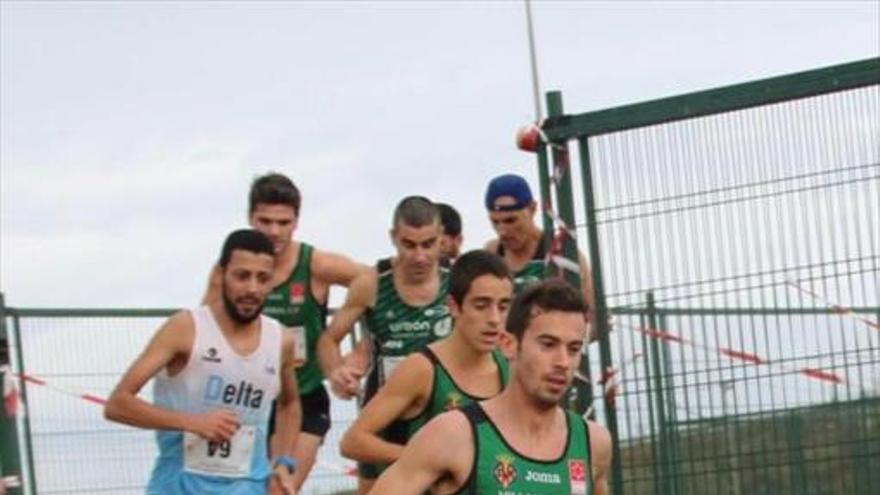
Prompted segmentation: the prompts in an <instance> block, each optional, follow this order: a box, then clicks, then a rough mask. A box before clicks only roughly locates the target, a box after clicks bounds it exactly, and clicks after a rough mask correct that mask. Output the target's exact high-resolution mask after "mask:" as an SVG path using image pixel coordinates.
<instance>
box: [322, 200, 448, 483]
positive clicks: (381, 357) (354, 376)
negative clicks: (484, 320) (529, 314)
mask: <svg viewBox="0 0 880 495" xmlns="http://www.w3.org/2000/svg"><path fill="white" fill-rule="evenodd" d="M391 240H392V242H393V243H394V246H395V248H396V251H397V254H396V257H395V259H394V262H393V263H392V264H391V265H392V266H391V268H389V269H388V270H387V271H384V272H382V273H379V272H378V270H377V269H375V268H374V269H373V270H370V271H367V272H364V273H362V274H361V275H359V276H358V278H357V279H356V280H355V281H354V282H353V283H352V284H351V286H350V287H349V291H348V294H347V299H346V301H345V303H344V304H343V306H342V307H341V308H340V309H339V311H338V312H337V313H336V314H335V315H334V316H333V319H332V321H331V322H330V325H329V326H328V327H327V330H326V331H325V332H324V333H323V334H322V335H321V338H320V340H319V341H318V355H319V358H320V362H321V367H322V368H323V370H324V373H325V375H326V376H327V378H328V379H329V380H330V386H331V389H332V390H333V392H334V393H335V394H337V395H338V396H339V397H342V398H351V397H353V396H354V395H355V394H356V393H357V391H358V388H359V385H360V378H361V376H363V372H362V370H360V369H358V368H356V367H355V366H352V365H351V364H350V363H345V362H344V361H343V359H342V356H341V354H340V352H339V342H340V341H341V340H342V339H343V338H345V336H346V334H347V333H348V331H349V329H350V328H351V327H352V325H354V323H355V322H356V321H357V320H358V319H359V318H360V317H361V316H362V315H365V316H366V330H367V334H368V335H369V338H370V340H371V341H372V348H373V368H372V370H371V372H370V373H369V375H368V377H367V383H366V387H365V392H364V397H363V404H364V405H365V404H366V403H367V402H368V401H369V400H370V399H371V398H372V397H373V395H374V394H375V393H376V390H378V389H379V387H380V386H381V385H382V383H384V381H385V378H386V377H388V376H390V375H391V372H392V371H393V369H394V367H395V366H396V365H397V364H399V363H400V362H401V361H402V360H403V359H404V358H405V357H406V356H407V355H408V354H410V353H412V352H415V351H417V350H418V349H420V348H421V347H423V346H425V345H427V344H430V343H431V342H433V341H435V340H437V339H440V338H442V337H445V336H447V335H449V332H450V331H451V330H452V322H451V320H450V318H449V310H448V308H447V307H446V294H447V291H448V270H446V269H445V268H441V267H440V265H439V251H440V249H439V248H440V219H439V215H438V213H437V208H436V207H435V206H434V204H433V203H432V202H431V201H430V200H428V199H427V198H424V197H421V196H409V197H406V198H404V199H403V200H401V201H400V203H398V204H397V207H396V208H395V209H394V216H393V219H392V228H391ZM396 430H399V429H396ZM388 434H389V435H390V437H393V438H401V436H402V432H400V431H395V432H390V433H388ZM378 469H379V468H378V467H376V466H372V465H361V466H359V471H360V476H359V478H358V487H359V489H358V490H359V493H361V494H363V493H366V491H367V490H368V489H369V485H371V484H372V480H373V479H375V478H376V476H377V475H378Z"/></svg>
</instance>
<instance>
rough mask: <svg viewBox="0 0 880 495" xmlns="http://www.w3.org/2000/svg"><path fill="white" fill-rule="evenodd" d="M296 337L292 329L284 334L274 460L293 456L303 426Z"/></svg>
mask: <svg viewBox="0 0 880 495" xmlns="http://www.w3.org/2000/svg"><path fill="white" fill-rule="evenodd" d="M294 340H295V339H294V336H293V333H292V332H291V331H290V329H288V328H285V329H284V331H283V333H282V341H281V345H282V347H283V350H282V361H281V390H280V391H279V393H278V397H277V398H276V409H275V438H273V439H272V442H271V445H272V452H271V455H272V458H273V459H274V458H275V457H278V456H279V455H292V454H293V446H294V445H296V439H297V436H298V435H299V430H300V427H301V425H302V405H301V404H300V401H299V389H298V385H297V382H296V364H297V362H296V360H295V359H294V355H295V354H294V348H293V347H294V345H296V344H295V342H294Z"/></svg>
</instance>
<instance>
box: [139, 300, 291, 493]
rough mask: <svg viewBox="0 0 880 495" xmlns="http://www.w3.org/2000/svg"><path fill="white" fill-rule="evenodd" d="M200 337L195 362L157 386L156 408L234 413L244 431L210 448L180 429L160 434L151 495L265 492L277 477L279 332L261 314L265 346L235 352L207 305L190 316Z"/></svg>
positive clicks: (157, 381) (192, 354)
mask: <svg viewBox="0 0 880 495" xmlns="http://www.w3.org/2000/svg"><path fill="white" fill-rule="evenodd" d="M191 313H192V317H193V320H194V322H195V336H194V339H193V346H192V350H191V352H190V357H189V361H188V362H187V364H186V366H185V367H184V368H183V370H182V371H180V372H179V373H177V374H176V375H174V376H168V374H167V373H166V372H165V371H164V370H163V371H162V372H161V373H159V374H158V375H157V376H156V379H155V381H154V386H153V394H154V403H155V404H156V405H157V406H159V407H162V408H166V409H172V410H175V411H185V412H189V413H195V414H198V413H205V412H210V411H214V410H218V409H229V410H232V411H234V412H235V413H236V414H237V415H238V417H239V420H240V421H241V428H239V430H238V431H237V432H236V434H235V435H234V436H233V437H232V438H231V439H230V440H228V441H225V442H209V441H207V440H205V439H203V438H201V437H199V436H198V435H195V434H192V433H188V432H181V431H159V432H158V433H157V441H158V444H159V458H158V460H157V461H156V465H155V467H154V469H153V474H152V477H151V479H150V483H149V485H148V487H147V492H148V493H156V494H159V493H162V494H171V495H174V494H178V493H180V494H189V493H212V494H213V493H217V494H251V493H265V492H266V480H267V478H268V476H269V475H270V474H271V468H270V465H269V459H268V455H269V453H268V450H267V439H266V436H267V431H268V421H269V413H270V410H271V407H272V401H273V400H274V399H275V397H276V396H277V395H278V391H279V389H280V385H281V383H280V373H279V370H280V369H281V327H280V325H279V323H278V322H277V321H275V320H273V319H271V318H267V317H264V316H260V320H259V322H260V326H259V328H260V344H259V346H258V347H257V349H256V350H254V351H253V352H252V353H251V354H250V355H247V356H241V355H239V354H237V353H236V352H235V351H234V350H233V349H232V347H231V346H230V345H229V343H228V342H227V341H226V338H225V337H224V336H223V333H222V331H221V330H220V328H219V326H218V325H217V322H216V320H215V319H214V316H213V314H212V313H211V310H210V309H209V308H208V307H207V306H202V307H200V308H197V309H194V310H191Z"/></svg>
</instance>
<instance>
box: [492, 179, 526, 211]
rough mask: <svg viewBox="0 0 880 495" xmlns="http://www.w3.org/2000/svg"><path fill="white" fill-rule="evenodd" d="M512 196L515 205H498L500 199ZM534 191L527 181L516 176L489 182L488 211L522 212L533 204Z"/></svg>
mask: <svg viewBox="0 0 880 495" xmlns="http://www.w3.org/2000/svg"><path fill="white" fill-rule="evenodd" d="M505 196H510V197H511V198H513V199H514V203H513V204H500V205H499V204H496V202H497V201H498V199H499V198H503V197H505ZM532 201H533V200H532V190H531V188H529V183H528V182H526V180H525V179H523V178H522V177H520V176H519V175H516V174H504V175H499V176H498V177H495V178H494V179H492V180H491V181H489V187H487V188H486V209H487V210H489V211H513V210H521V209H523V208H525V207H527V206H529V205H530V204H531V203H532Z"/></svg>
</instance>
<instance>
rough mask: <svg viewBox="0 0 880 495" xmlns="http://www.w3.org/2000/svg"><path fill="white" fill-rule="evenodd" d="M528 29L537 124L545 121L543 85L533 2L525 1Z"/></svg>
mask: <svg viewBox="0 0 880 495" xmlns="http://www.w3.org/2000/svg"><path fill="white" fill-rule="evenodd" d="M525 8H526V27H527V30H528V33H529V61H530V62H531V65H532V97H533V98H534V101H535V122H538V123H540V122H541V120H543V119H544V112H543V111H542V110H541V83H540V82H538V56H537V54H536V51H535V29H534V26H533V24H532V2H531V0H525Z"/></svg>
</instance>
